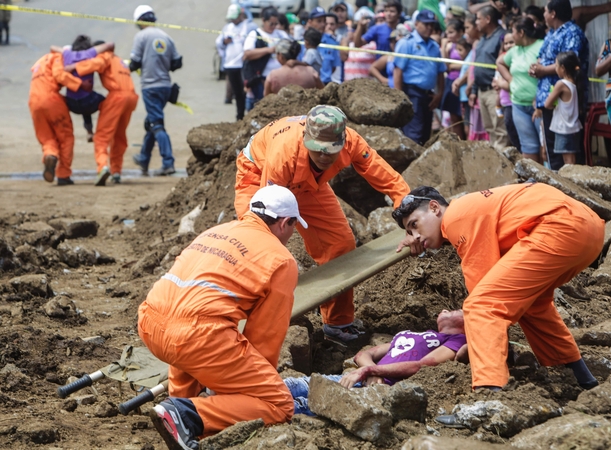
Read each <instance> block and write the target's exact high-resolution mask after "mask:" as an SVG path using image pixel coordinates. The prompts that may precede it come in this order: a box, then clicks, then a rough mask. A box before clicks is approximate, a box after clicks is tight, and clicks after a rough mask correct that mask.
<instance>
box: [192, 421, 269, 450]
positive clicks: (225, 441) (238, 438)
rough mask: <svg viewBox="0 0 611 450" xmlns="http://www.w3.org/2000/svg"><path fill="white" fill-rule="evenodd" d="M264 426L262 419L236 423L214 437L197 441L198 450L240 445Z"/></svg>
mask: <svg viewBox="0 0 611 450" xmlns="http://www.w3.org/2000/svg"><path fill="white" fill-rule="evenodd" d="M264 426H265V423H263V419H257V420H251V421H249V422H238V423H236V424H235V425H233V426H231V427H228V428H225V429H224V430H223V431H221V432H220V433H217V434H215V435H214V436H210V437H207V438H204V439H202V440H201V441H199V450H221V449H224V448H227V447H230V446H233V445H240V444H241V443H243V442H244V441H246V440H247V439H248V438H249V437H250V436H252V434H253V433H254V432H255V431H257V430H259V429H261V428H263V427H264Z"/></svg>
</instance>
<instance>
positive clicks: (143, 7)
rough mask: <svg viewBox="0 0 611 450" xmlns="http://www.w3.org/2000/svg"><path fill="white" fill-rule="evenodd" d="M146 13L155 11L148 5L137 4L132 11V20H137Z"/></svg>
mask: <svg viewBox="0 0 611 450" xmlns="http://www.w3.org/2000/svg"><path fill="white" fill-rule="evenodd" d="M146 13H153V14H155V11H153V8H151V7H150V6H149V5H139V6H138V7H136V9H135V11H134V20H135V21H138V19H140V17H142V16H143V15H145V14H146Z"/></svg>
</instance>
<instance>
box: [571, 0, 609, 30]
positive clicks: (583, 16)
mask: <svg viewBox="0 0 611 450" xmlns="http://www.w3.org/2000/svg"><path fill="white" fill-rule="evenodd" d="M610 12H611V3H608V2H607V3H602V4H600V5H592V6H576V7H575V8H573V20H574V21H575V23H576V24H577V25H579V27H580V28H581V29H582V30H585V29H586V25H587V24H588V22H590V21H591V20H594V19H596V18H597V17H598V16H600V15H602V14H609V13H610Z"/></svg>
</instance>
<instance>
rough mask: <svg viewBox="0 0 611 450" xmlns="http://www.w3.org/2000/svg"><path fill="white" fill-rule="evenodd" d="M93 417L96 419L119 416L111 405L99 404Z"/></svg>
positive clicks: (117, 411) (106, 403) (115, 408)
mask: <svg viewBox="0 0 611 450" xmlns="http://www.w3.org/2000/svg"><path fill="white" fill-rule="evenodd" d="M93 415H94V416H96V417H116V416H118V415H119V410H118V409H117V407H116V406H115V405H113V404H112V403H108V402H100V403H98V405H97V406H96V407H95V411H94V412H93Z"/></svg>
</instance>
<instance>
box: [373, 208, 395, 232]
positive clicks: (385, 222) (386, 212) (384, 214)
mask: <svg viewBox="0 0 611 450" xmlns="http://www.w3.org/2000/svg"><path fill="white" fill-rule="evenodd" d="M392 212H393V208H392V207H390V206H386V207H383V208H377V209H374V210H373V211H371V213H370V214H369V218H368V219H367V232H368V233H371V237H372V238H374V239H375V238H377V237H380V236H384V235H385V234H388V233H390V232H392V231H395V230H397V229H399V225H397V222H396V221H395V219H393V218H392V215H391V214H392Z"/></svg>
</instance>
